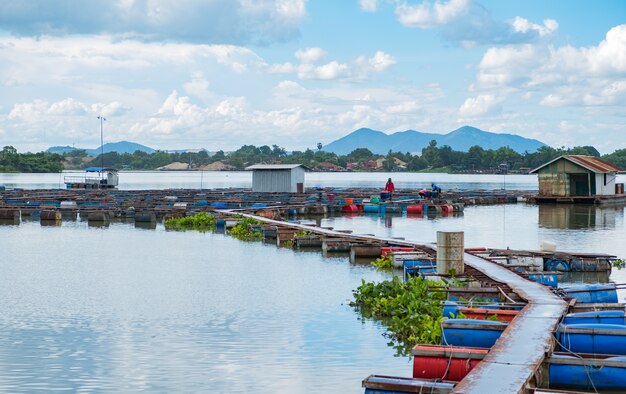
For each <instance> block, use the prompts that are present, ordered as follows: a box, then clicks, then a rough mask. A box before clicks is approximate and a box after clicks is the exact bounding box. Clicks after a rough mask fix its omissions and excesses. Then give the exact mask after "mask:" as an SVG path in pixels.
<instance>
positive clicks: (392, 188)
mask: <svg viewBox="0 0 626 394" xmlns="http://www.w3.org/2000/svg"><path fill="white" fill-rule="evenodd" d="M385 191H386V192H387V193H389V200H391V197H392V195H393V192H395V191H396V187H395V186H394V184H393V181H392V180H391V178H389V179H388V180H387V183H386V184H385Z"/></svg>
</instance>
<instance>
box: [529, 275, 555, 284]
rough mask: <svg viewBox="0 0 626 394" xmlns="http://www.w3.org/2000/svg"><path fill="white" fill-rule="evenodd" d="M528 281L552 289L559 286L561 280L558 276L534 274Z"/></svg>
mask: <svg viewBox="0 0 626 394" xmlns="http://www.w3.org/2000/svg"><path fill="white" fill-rule="evenodd" d="M528 279H530V280H534V281H535V282H538V283H541V284H542V285H546V286H550V287H558V286H559V280H558V278H557V276H556V274H532V275H528Z"/></svg>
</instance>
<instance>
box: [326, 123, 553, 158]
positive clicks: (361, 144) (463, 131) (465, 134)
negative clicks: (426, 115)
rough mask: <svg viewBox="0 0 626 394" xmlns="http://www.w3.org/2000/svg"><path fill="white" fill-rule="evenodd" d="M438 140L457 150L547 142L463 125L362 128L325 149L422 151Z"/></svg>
mask: <svg viewBox="0 0 626 394" xmlns="http://www.w3.org/2000/svg"><path fill="white" fill-rule="evenodd" d="M432 140H435V141H437V146H438V147H442V146H444V145H448V146H450V147H451V148H452V149H453V150H456V151H463V152H467V151H468V150H469V148H471V147H472V146H474V145H478V146H480V147H482V148H483V149H498V148H501V147H504V146H508V147H509V148H511V149H513V150H515V151H517V152H519V153H524V152H526V151H527V152H534V151H536V150H537V149H538V148H540V147H542V146H545V145H546V144H544V143H543V142H541V141H538V140H535V139H530V138H525V137H522V136H519V135H516V134H499V133H492V132H489V131H484V130H480V129H477V128H475V127H471V126H463V127H461V128H458V129H456V130H454V131H451V132H449V133H448V134H434V133H424V132H420V131H415V130H406V131H400V132H397V133H393V134H385V133H383V132H382V131H377V130H372V129H368V128H361V129H358V130H355V131H353V132H352V133H350V134H348V135H346V136H344V137H341V138H339V139H338V140H335V141H333V142H331V143H330V144H328V145H326V146H325V147H324V148H323V150H325V151H326V152H333V153H336V154H338V155H346V154H348V153H350V152H352V151H353V150H355V149H357V148H367V149H369V150H370V151H371V152H372V153H376V154H387V152H389V150H392V151H394V152H410V153H416V152H421V151H422V148H425V147H426V146H428V144H429V143H430V141H432Z"/></svg>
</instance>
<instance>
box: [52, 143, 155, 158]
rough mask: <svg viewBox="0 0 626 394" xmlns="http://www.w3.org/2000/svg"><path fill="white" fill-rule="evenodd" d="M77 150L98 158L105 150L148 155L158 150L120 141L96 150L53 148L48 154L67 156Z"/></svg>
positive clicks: (66, 147) (69, 147)
mask: <svg viewBox="0 0 626 394" xmlns="http://www.w3.org/2000/svg"><path fill="white" fill-rule="evenodd" d="M75 150H84V151H85V152H87V155H89V156H98V155H99V154H100V152H101V151H102V150H104V153H109V152H117V153H120V154H122V153H134V152H135V151H138V150H139V151H142V152H146V153H154V152H156V149H152V148H150V147H147V146H145V145H141V144H138V143H136V142H129V141H119V142H107V143H106V144H104V145H101V146H99V147H97V148H94V149H85V148H74V147H71V146H53V147H50V148H48V153H59V154H65V153H68V152H72V151H75Z"/></svg>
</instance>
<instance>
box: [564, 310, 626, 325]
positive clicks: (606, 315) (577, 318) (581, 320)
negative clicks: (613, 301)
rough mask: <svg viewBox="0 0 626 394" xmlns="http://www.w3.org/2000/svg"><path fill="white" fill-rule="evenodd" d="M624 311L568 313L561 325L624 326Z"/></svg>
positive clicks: (625, 319) (625, 322)
mask: <svg viewBox="0 0 626 394" xmlns="http://www.w3.org/2000/svg"><path fill="white" fill-rule="evenodd" d="M624 315H625V314H624V311H591V312H578V313H569V314H567V315H565V317H564V318H563V321H562V322H561V323H563V324H618V325H622V326H624V325H626V318H625V317H624Z"/></svg>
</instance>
